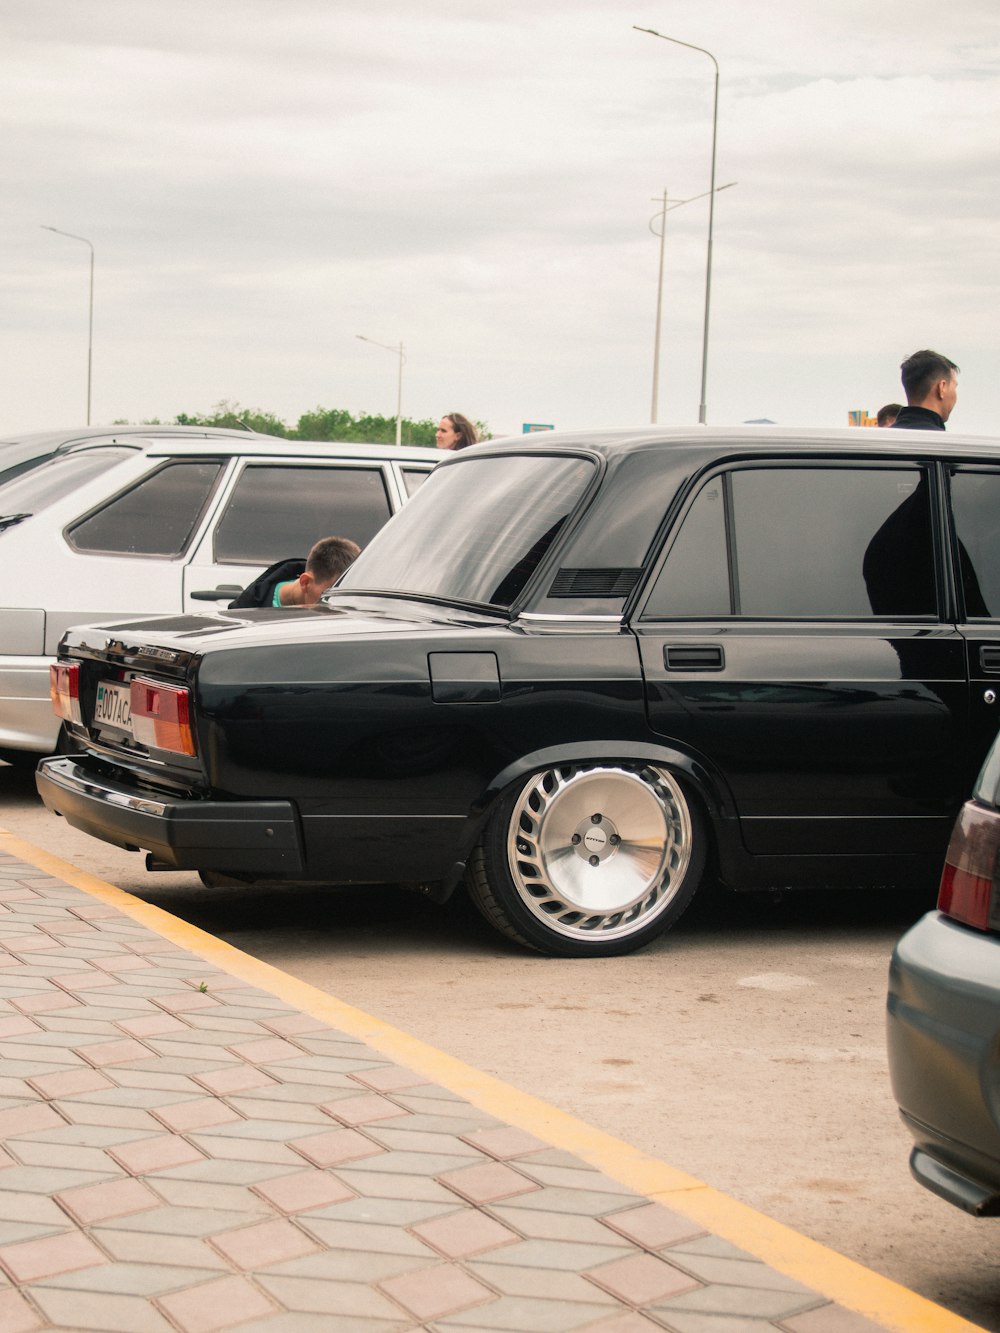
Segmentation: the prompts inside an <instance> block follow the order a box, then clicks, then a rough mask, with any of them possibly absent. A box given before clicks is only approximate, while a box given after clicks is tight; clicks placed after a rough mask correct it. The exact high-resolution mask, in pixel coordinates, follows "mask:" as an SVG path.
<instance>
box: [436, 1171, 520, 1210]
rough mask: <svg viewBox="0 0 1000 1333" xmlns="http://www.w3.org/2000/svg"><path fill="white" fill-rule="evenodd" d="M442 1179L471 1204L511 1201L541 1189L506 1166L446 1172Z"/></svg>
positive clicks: (440, 1177)
mask: <svg viewBox="0 0 1000 1333" xmlns="http://www.w3.org/2000/svg"><path fill="white" fill-rule="evenodd" d="M438 1179H439V1180H440V1181H441V1184H442V1185H447V1186H448V1188H449V1189H452V1190H454V1191H455V1193H456V1194H460V1195H461V1196H462V1198H463V1199H468V1200H469V1202H470V1203H492V1202H493V1201H494V1200H496V1199H510V1198H513V1197H514V1196H515V1195H517V1194H527V1193H529V1192H532V1191H534V1190H537V1189H538V1186H537V1185H536V1184H535V1182H534V1181H533V1180H525V1178H524V1176H522V1175H519V1174H518V1172H516V1171H512V1170H511V1168H510V1167H509V1166H504V1165H503V1163H502V1162H486V1163H483V1164H480V1165H477V1166H461V1167H459V1168H458V1169H457V1170H456V1171H445V1172H444V1173H443V1174H442V1175H440V1176H439V1177H438Z"/></svg>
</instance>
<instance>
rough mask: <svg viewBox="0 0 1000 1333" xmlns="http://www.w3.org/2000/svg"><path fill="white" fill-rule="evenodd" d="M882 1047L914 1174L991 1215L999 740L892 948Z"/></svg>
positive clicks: (998, 1180) (998, 1003) (999, 1026)
mask: <svg viewBox="0 0 1000 1333" xmlns="http://www.w3.org/2000/svg"><path fill="white" fill-rule="evenodd" d="M888 1044H889V1070H890V1074H891V1077H892V1088H893V1092H894V1093H895V1096H896V1101H897V1102H898V1103H899V1109H900V1113H901V1114H902V1117H903V1120H904V1122H905V1124H906V1126H907V1128H908V1129H909V1131H910V1133H911V1134H912V1135H913V1138H914V1140H915V1146H914V1148H913V1150H912V1152H911V1154H910V1169H911V1170H912V1172H913V1174H914V1176H915V1177H916V1179H917V1180H918V1181H919V1182H920V1184H921V1185H923V1186H925V1187H926V1188H927V1189H929V1190H931V1191H933V1193H935V1194H938V1195H940V1196H941V1198H942V1199H947V1200H948V1202H949V1203H952V1204H954V1205H955V1206H956V1207H957V1208H961V1209H963V1210H964V1211H965V1212H967V1213H971V1214H973V1216H975V1217H996V1216H998V1215H1000V738H998V741H997V742H994V745H993V748H992V750H991V751H990V753H989V756H988V757H987V760H986V763H985V765H984V766H983V770H982V772H981V773H980V775H979V779H978V781H977V783H976V787H975V790H974V792H973V795H972V799H971V800H970V801H968V802H967V803H966V804H965V805H964V806H963V808H962V810H961V812H960V813H959V816H958V818H957V820H956V821H955V829H954V832H953V834H952V838H951V844H950V846H949V848H948V853H947V857H946V859H945V867H944V872H943V874H942V876H941V888H940V891H939V894H938V904H937V911H936V912H929V913H928V914H927V915H926V916H925V917H923V918H922V919H921V920H920V921H918V922H917V924H916V925H915V926H913V927H912V928H911V929H910V930H909V931H907V933H906V934H905V935H904V936H903V938H902V939H901V940H900V941H899V944H898V945H897V946H896V949H895V952H894V953H893V956H892V963H891V965H890V969H889V999H888Z"/></svg>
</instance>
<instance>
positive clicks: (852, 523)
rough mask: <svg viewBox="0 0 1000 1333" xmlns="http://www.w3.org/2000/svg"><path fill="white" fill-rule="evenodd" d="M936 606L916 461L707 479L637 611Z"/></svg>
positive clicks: (808, 612)
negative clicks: (912, 463)
mask: <svg viewBox="0 0 1000 1333" xmlns="http://www.w3.org/2000/svg"><path fill="white" fill-rule="evenodd" d="M936 607H937V597H936V587H935V578H934V549H933V539H932V529H931V514H930V493H929V481H928V477H927V474H926V472H925V471H924V469H921V468H916V467H901V468H851V467H777V466H776V467H772V468H740V469H734V470H733V471H732V472H730V473H727V474H725V475H724V476H722V477H715V478H713V479H712V480H711V481H709V482H708V483H706V485H705V487H704V488H703V489H702V491H701V492H700V493H699V495H698V496H697V497H696V498H695V501H694V503H693V504H692V505H691V507H690V509H689V510H688V513H687V516H686V517H685V520H684V522H683V525H682V527H681V529H680V531H679V533H678V536H677V539H676V541H675V542H674V544H673V546H672V548H671V550H670V552H669V554H668V556H667V559H666V561H665V563H664V566H663V568H662V570H661V572H660V575H659V577H658V578H657V581H656V584H655V587H654V588H653V591H652V594H651V596H650V600H649V603H648V605H647V608H646V611H645V616H646V617H647V618H649V617H665V616H669V617H680V616H683V617H695V618H696V617H699V616H703V617H718V616H720V615H735V616H751V617H754V618H755V619H788V618H795V619H823V618H836V619H850V620H865V619H871V618H872V617H876V616H879V617H881V616H908V617H912V616H917V617H922V616H931V615H934V614H935V613H936Z"/></svg>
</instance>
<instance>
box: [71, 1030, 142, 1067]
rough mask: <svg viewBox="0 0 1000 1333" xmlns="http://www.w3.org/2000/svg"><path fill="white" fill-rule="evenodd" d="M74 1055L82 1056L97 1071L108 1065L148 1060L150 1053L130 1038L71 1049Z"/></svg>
mask: <svg viewBox="0 0 1000 1333" xmlns="http://www.w3.org/2000/svg"><path fill="white" fill-rule="evenodd" d="M72 1049H73V1050H74V1051H75V1054H77V1055H79V1056H82V1057H83V1059H84V1060H86V1061H87V1063H88V1064H92V1065H94V1066H95V1068H97V1069H103V1068H105V1067H106V1066H108V1065H127V1064H131V1063H132V1062H133V1061H135V1060H148V1059H149V1057H150V1055H151V1054H152V1052H151V1051H150V1049H149V1047H148V1046H143V1044H142V1042H141V1041H133V1040H132V1038H131V1037H122V1039H121V1041H99V1042H95V1043H94V1044H93V1045H90V1046H80V1047H79V1048H75V1047H74V1048H72Z"/></svg>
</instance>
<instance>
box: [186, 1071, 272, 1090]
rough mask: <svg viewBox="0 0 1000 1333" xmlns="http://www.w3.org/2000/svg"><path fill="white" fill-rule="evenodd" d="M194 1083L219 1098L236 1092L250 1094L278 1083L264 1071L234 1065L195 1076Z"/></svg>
mask: <svg viewBox="0 0 1000 1333" xmlns="http://www.w3.org/2000/svg"><path fill="white" fill-rule="evenodd" d="M194 1081H195V1082H196V1083H200V1084H201V1086H202V1087H203V1088H207V1089H208V1091H209V1092H214V1093H215V1094H216V1096H219V1097H227V1096H229V1094H230V1093H234V1092H250V1091H252V1090H253V1089H255V1088H269V1087H274V1086H275V1085H276V1084H277V1082H278V1080H277V1079H275V1078H271V1076H270V1075H269V1074H265V1073H264V1071H263V1070H262V1069H256V1068H254V1067H253V1066H252V1065H233V1066H231V1067H230V1068H229V1069H208V1070H204V1071H203V1072H202V1073H200V1074H195V1075H194Z"/></svg>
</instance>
